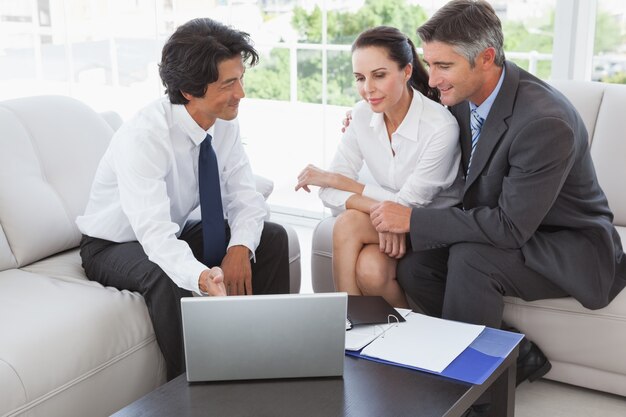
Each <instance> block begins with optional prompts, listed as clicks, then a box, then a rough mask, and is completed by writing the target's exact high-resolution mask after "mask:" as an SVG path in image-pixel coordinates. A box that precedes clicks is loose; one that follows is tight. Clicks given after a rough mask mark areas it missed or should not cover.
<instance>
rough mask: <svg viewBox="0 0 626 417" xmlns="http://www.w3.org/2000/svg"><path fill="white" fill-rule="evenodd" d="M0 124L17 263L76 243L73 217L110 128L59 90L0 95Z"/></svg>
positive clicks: (1, 207) (3, 219)
mask: <svg viewBox="0 0 626 417" xmlns="http://www.w3.org/2000/svg"><path fill="white" fill-rule="evenodd" d="M0 125H1V126H2V130H3V131H2V135H0V149H2V152H0V224H1V225H2V228H3V231H4V234H5V235H6V240H7V242H8V246H9V247H10V248H11V252H12V256H14V257H15V263H16V264H17V266H21V265H27V264H29V263H31V262H34V261H37V260H39V259H42V258H45V257H47V256H49V255H52V254H54V253H57V252H61V251H64V250H67V249H70V248H73V247H75V246H77V245H78V242H79V239H80V233H79V232H78V228H77V227H76V225H75V224H74V219H75V218H76V216H77V215H79V214H81V213H82V212H83V211H84V208H85V204H86V203H87V198H88V196H89V190H90V188H91V182H92V180H93V175H94V173H95V170H96V167H97V166H98V162H99V161H100V157H101V156H102V154H103V153H104V150H105V149H106V147H107V145H108V142H109V140H110V138H111V136H112V135H113V130H112V129H111V128H110V126H109V125H108V124H107V123H106V122H105V121H104V119H102V117H100V116H99V115H98V114H97V113H95V112H94V111H93V110H91V109H90V108H89V107H87V106H86V105H84V104H82V103H81V102H79V101H77V100H74V99H71V98H68V97H56V96H41V97H31V98H24V99H16V100H8V101H4V102H2V103H0ZM44 155H45V157H44ZM2 246H3V245H2V239H0V251H2ZM3 258H6V256H5V255H0V262H2V263H3V264H6V262H5V261H3ZM0 266H2V265H0Z"/></svg>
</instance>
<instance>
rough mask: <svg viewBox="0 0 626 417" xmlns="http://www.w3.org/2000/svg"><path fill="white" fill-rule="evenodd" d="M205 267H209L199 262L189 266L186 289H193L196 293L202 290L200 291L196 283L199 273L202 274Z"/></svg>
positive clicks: (198, 279)
mask: <svg viewBox="0 0 626 417" xmlns="http://www.w3.org/2000/svg"><path fill="white" fill-rule="evenodd" d="M205 269H209V267H208V266H206V265H204V264H203V263H201V262H196V263H194V264H193V265H190V266H189V268H188V279H187V288H186V289H188V290H191V291H194V292H196V293H198V294H202V292H201V291H200V286H199V285H198V281H200V274H202V272H203V271H204V270H205Z"/></svg>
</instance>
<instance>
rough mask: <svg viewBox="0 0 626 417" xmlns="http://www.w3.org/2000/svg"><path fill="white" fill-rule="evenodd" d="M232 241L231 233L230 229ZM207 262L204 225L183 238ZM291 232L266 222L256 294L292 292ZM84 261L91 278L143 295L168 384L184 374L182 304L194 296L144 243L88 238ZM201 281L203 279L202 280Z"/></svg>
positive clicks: (187, 230) (82, 253)
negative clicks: (154, 258) (149, 253)
mask: <svg viewBox="0 0 626 417" xmlns="http://www.w3.org/2000/svg"><path fill="white" fill-rule="evenodd" d="M226 229H227V230H226V235H227V238H230V230H229V229H228V227H227V228H226ZM180 239H181V240H184V241H186V242H187V243H188V244H189V246H190V248H191V250H192V252H193V254H194V256H195V257H196V259H198V260H199V261H200V262H202V224H201V222H197V223H195V224H191V225H188V226H187V227H185V230H184V231H183V233H182V234H181V236H180ZM288 251H289V249H288V242H287V232H286V231H285V229H284V228H283V227H282V226H280V225H278V224H275V223H270V222H265V225H264V227H263V233H262V234H261V242H260V244H259V246H258V248H257V250H256V252H255V256H256V262H252V263H251V268H252V291H253V293H254V294H284V293H288V292H289V252H288ZM80 256H81V258H82V262H83V268H84V269H85V273H86V274H87V277H88V278H89V279H90V280H92V281H97V282H99V283H101V284H102V285H104V286H110V287H115V288H117V289H119V290H129V291H136V292H138V293H140V294H141V295H142V296H143V297H144V299H145V301H146V305H147V307H148V313H149V314H150V319H151V320H152V325H153V327H154V333H155V336H156V340H157V343H158V344H159V347H160V349H161V352H162V353H163V357H164V358H165V363H166V366H167V379H168V381H169V380H171V379H173V378H175V377H177V376H178V375H180V374H181V373H183V372H184V371H185V356H184V349H183V339H182V320H181V309H180V299H181V298H182V297H189V296H191V295H192V294H191V292H190V291H188V290H185V289H182V288H180V287H178V286H177V285H176V284H175V283H174V281H172V280H171V279H170V278H169V277H168V276H167V274H165V272H163V270H162V269H161V268H160V267H159V266H158V265H156V264H155V263H153V262H151V261H150V260H148V256H147V255H146V253H145V252H144V250H143V248H142V246H141V244H139V242H136V241H135V242H126V243H116V242H111V241H108V240H103V239H97V238H93V237H90V236H83V238H82V240H81V242H80ZM198 278H199V277H198Z"/></svg>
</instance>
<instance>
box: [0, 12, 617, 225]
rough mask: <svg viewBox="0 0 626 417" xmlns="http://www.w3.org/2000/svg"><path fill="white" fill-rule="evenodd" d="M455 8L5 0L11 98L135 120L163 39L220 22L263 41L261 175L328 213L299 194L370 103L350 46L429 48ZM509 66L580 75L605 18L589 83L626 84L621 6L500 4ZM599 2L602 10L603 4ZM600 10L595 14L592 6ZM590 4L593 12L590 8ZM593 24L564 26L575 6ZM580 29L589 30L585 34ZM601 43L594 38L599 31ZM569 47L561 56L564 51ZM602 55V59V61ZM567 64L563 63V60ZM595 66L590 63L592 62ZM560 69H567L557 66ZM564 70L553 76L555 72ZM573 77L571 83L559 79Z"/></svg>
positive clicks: (258, 82) (2, 55)
mask: <svg viewBox="0 0 626 417" xmlns="http://www.w3.org/2000/svg"><path fill="white" fill-rule="evenodd" d="M445 3H446V2H445V1H444V0H90V1H84V0H0V99H8V98H12V97H19V96H25V95H34V94H64V95H70V96H74V97H77V98H78V99H80V100H83V101H85V102H87V103H88V104H89V105H91V106H92V107H93V108H95V109H96V110H97V111H105V110H115V111H117V112H118V113H120V114H121V116H122V117H123V118H128V117H130V116H131V115H132V114H133V113H134V112H136V111H137V110H138V109H139V108H141V107H142V106H143V105H145V104H146V103H148V102H150V101H152V100H154V99H155V98H156V97H158V96H159V95H160V94H162V93H163V88H162V86H161V84H160V81H159V78H158V71H157V64H158V61H159V59H160V50H161V47H162V45H163V42H164V41H165V39H167V37H168V36H169V35H170V34H171V33H172V31H173V30H174V29H175V28H176V27H177V26H178V25H179V24H182V23H184V22H186V21H188V20H189V19H192V18H195V17H201V16H209V17H212V18H214V19H216V20H220V21H222V22H224V23H227V24H230V25H232V26H234V27H236V28H238V29H241V30H244V31H246V32H248V33H250V34H251V36H252V38H253V40H254V41H255V45H256V47H257V49H258V51H259V52H260V55H261V62H260V64H259V65H258V66H257V67H255V68H251V69H249V70H248V72H247V74H246V92H247V96H248V98H247V99H246V100H244V101H243V102H242V103H243V104H242V107H241V112H240V124H241V128H242V136H243V140H244V142H245V144H246V147H247V151H248V154H249V156H250V159H251V161H252V165H253V168H254V170H255V171H256V172H257V173H259V174H261V175H264V176H267V177H269V178H271V179H272V180H274V182H275V188H274V193H273V194H272V196H271V198H270V203H271V204H272V205H273V208H274V210H276V211H284V212H291V213H294V212H295V213H297V214H299V215H310V216H321V215H322V214H323V208H322V205H321V203H320V202H319V199H318V198H317V195H316V193H312V194H310V195H308V194H306V193H304V192H302V191H300V192H298V193H295V192H294V191H293V187H294V186H295V182H296V181H295V179H296V176H297V174H298V172H299V171H300V170H301V169H302V168H303V167H304V166H305V165H306V164H308V163H312V164H315V165H318V166H321V167H326V166H327V165H328V163H329V161H330V159H331V158H332V155H333V154H334V151H335V148H336V145H337V143H338V141H339V140H340V138H341V119H342V118H343V115H344V114H345V111H346V110H347V109H348V108H349V107H350V106H352V105H353V104H354V103H355V102H356V101H357V100H358V99H359V97H358V96H357V94H356V90H355V88H354V81H353V77H352V68H351V56H350V44H351V42H352V41H353V40H354V38H355V37H356V35H357V34H358V33H359V32H361V31H362V30H363V29H365V28H368V27H372V26H375V25H381V24H386V25H392V26H396V27H398V28H400V29H401V30H402V31H404V32H405V33H406V34H407V35H409V36H410V37H411V38H412V39H413V40H414V41H415V42H416V45H417V46H418V47H419V42H418V39H417V38H416V36H415V29H416V28H417V27H418V26H419V25H420V24H421V23H423V22H424V21H425V20H426V19H427V18H428V17H429V16H430V15H432V13H434V11H435V10H437V9H438V8H439V7H441V6H442V5H443V4H445ZM491 3H492V4H493V6H494V8H495V9H496V11H497V13H498V15H499V16H500V18H501V20H502V22H503V27H504V32H505V49H506V54H507V57H508V58H509V59H512V60H514V61H515V62H517V63H518V65H520V66H522V67H523V68H526V69H527V70H529V71H530V72H532V73H535V74H537V75H538V76H539V77H541V78H544V79H548V78H550V77H551V76H554V74H555V72H556V73H559V74H570V75H565V78H572V77H574V78H575V77H576V75H573V76H572V75H571V71H570V72H569V73H568V70H570V69H571V68H572V67H574V68H578V67H579V66H580V65H579V64H578V62H579V61H571V60H570V59H569V56H568V55H567V54H573V53H575V52H576V48H575V47H571V48H570V49H568V50H567V51H565V53H566V55H563V56H558V54H557V53H553V45H555V44H558V42H559V39H565V40H568V39H570V38H571V35H570V32H567V31H568V30H571V29H570V28H571V27H572V24H571V23H572V22H574V29H573V30H578V32H580V31H581V29H584V30H587V31H589V26H594V22H595V49H593V48H590V49H589V53H588V55H589V59H588V62H589V71H588V76H585V77H586V78H587V79H592V78H593V79H596V80H602V81H610V82H626V81H625V80H624V71H625V67H624V57H625V54H626V51H625V49H624V48H625V47H624V32H625V28H624V10H625V6H624V4H626V3H622V2H621V1H620V0H579V1H577V2H571V1H569V0H506V1H505V0H493V1H492V2H491ZM596 3H597V8H596V7H595V5H596ZM589 5H593V7H591V6H589ZM585 6H587V7H590V10H591V11H590V12H589V13H587V11H586V9H585V11H581V9H582V8H584V7H585ZM572 8H575V10H574V11H581V13H579V14H580V15H581V16H582V17H585V16H588V15H589V14H591V15H593V16H591V17H595V19H587V21H585V20H584V19H581V18H580V17H579V18H578V20H575V19H573V18H570V21H567V22H566V24H561V25H559V24H556V23H555V22H556V21H557V20H558V19H559V18H561V21H563V19H564V18H563V15H568V14H571V9H572ZM577 25H582V28H580V27H578V26H577ZM590 33H591V37H593V36H594V35H593V33H594V32H593V31H590ZM559 49H563V50H565V49H567V48H561V47H557V48H556V49H555V52H561V51H560V50H559ZM592 55H595V58H594V59H593V65H592V59H591V56H592ZM553 58H555V59H553ZM585 65H586V64H585ZM556 67H558V68H556ZM551 74H552V75H551ZM559 76H560V77H563V75H559Z"/></svg>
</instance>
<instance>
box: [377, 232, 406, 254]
mask: <svg viewBox="0 0 626 417" xmlns="http://www.w3.org/2000/svg"><path fill="white" fill-rule="evenodd" d="M378 242H379V245H380V251H381V252H382V253H385V254H386V255H387V256H389V257H390V258H395V259H400V258H402V257H403V256H404V254H405V253H406V237H405V235H404V233H389V232H386V233H379V234H378Z"/></svg>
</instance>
